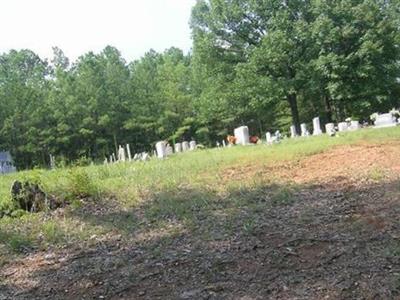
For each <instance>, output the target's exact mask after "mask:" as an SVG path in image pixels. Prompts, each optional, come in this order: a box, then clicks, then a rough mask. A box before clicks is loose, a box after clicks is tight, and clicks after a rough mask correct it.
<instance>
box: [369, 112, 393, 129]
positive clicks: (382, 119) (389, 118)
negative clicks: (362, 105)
mask: <svg viewBox="0 0 400 300" xmlns="http://www.w3.org/2000/svg"><path fill="white" fill-rule="evenodd" d="M374 125H375V126H374V127H375V128H382V127H392V126H396V125H397V122H396V118H395V117H394V116H393V115H392V114H391V113H387V114H381V115H377V117H376V120H375V122H374Z"/></svg>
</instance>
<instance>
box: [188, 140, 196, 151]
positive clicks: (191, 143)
mask: <svg viewBox="0 0 400 300" xmlns="http://www.w3.org/2000/svg"><path fill="white" fill-rule="evenodd" d="M196 147H197V145H196V142H195V141H190V143H189V149H190V150H195V149H196Z"/></svg>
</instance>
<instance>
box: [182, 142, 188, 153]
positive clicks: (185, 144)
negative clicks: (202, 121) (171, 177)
mask: <svg viewBox="0 0 400 300" xmlns="http://www.w3.org/2000/svg"><path fill="white" fill-rule="evenodd" d="M188 150H189V143H188V142H187V141H184V142H183V143H182V152H185V151H188Z"/></svg>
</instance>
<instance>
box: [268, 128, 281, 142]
mask: <svg viewBox="0 0 400 300" xmlns="http://www.w3.org/2000/svg"><path fill="white" fill-rule="evenodd" d="M281 138H282V135H281V133H280V131H279V130H277V131H275V134H274V136H273V137H272V139H271V142H272V143H279V142H280V140H281Z"/></svg>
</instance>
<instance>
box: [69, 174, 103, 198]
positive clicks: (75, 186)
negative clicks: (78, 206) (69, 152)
mask: <svg viewBox="0 0 400 300" xmlns="http://www.w3.org/2000/svg"><path fill="white" fill-rule="evenodd" d="M68 183H69V186H68V192H69V196H70V197H71V198H73V199H76V198H79V199H81V198H88V197H95V196H96V194H97V189H96V186H95V184H94V183H93V180H92V179H91V178H90V176H89V174H88V172H87V171H86V170H85V169H84V168H80V167H76V168H72V169H70V170H69V172H68Z"/></svg>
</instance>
